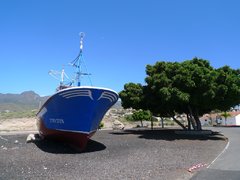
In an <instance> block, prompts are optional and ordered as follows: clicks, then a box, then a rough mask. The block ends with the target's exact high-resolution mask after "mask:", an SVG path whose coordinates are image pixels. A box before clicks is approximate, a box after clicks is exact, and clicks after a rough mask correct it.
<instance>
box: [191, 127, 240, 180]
mask: <svg viewBox="0 0 240 180" xmlns="http://www.w3.org/2000/svg"><path fill="white" fill-rule="evenodd" d="M212 130H213V131H219V132H221V133H222V134H224V135H225V136H226V137H227V138H228V140H229V141H228V144H227V145H226V147H225V149H224V150H223V151H222V152H221V153H220V154H219V155H218V156H217V157H216V159H215V160H213V161H212V163H211V164H210V165H209V166H208V167H207V168H206V169H204V170H202V171H199V172H198V173H197V174H196V175H195V176H193V177H192V178H191V179H192V180H215V179H218V180H226V179H227V180H230V179H232V180H239V179H240V128H239V127H215V128H213V129H212Z"/></svg>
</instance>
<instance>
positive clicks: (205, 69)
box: [120, 58, 240, 130]
mask: <svg viewBox="0 0 240 180" xmlns="http://www.w3.org/2000/svg"><path fill="white" fill-rule="evenodd" d="M146 75H147V76H146V78H145V82H146V85H141V84H135V83H128V84H126V85H125V86H124V90H123V91H121V92H120V98H121V99H122V105H123V107H124V108H128V107H132V108H134V109H149V110H150V111H151V112H152V113H153V114H155V115H161V116H165V117H166V116H168V117H174V115H175V114H176V113H180V114H182V113H185V114H187V117H188V119H189V121H191V122H192V125H193V127H194V129H198V130H200V129H201V124H200V121H199V116H201V115H203V114H204V113H208V112H210V111H211V110H214V109H219V110H222V111H226V110H227V109H229V108H230V107H233V106H235V105H238V104H239V103H240V70H234V69H231V68H230V67H228V66H224V67H222V68H219V69H214V68H213V67H212V66H211V65H210V63H209V61H207V60H203V59H198V58H193V59H192V60H186V61H183V62H163V61H161V62H156V63H155V64H154V65H147V66H146Z"/></svg>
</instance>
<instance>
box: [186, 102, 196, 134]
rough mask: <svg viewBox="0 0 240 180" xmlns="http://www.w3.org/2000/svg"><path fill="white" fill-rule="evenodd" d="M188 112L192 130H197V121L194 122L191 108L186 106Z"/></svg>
mask: <svg viewBox="0 0 240 180" xmlns="http://www.w3.org/2000/svg"><path fill="white" fill-rule="evenodd" d="M188 110H189V119H190V121H191V123H192V126H193V129H194V130H197V121H196V119H195V118H194V116H193V111H192V108H191V107H190V106H188Z"/></svg>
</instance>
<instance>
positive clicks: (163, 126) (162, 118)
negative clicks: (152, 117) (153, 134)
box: [160, 117, 164, 128]
mask: <svg viewBox="0 0 240 180" xmlns="http://www.w3.org/2000/svg"><path fill="white" fill-rule="evenodd" d="M160 118H161V124H162V128H164V124H163V117H160Z"/></svg>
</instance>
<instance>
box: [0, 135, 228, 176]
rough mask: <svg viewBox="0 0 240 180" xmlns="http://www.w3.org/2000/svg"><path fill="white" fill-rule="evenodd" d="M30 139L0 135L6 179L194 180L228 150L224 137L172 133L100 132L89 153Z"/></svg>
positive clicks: (0, 158) (0, 164)
mask: <svg viewBox="0 0 240 180" xmlns="http://www.w3.org/2000/svg"><path fill="white" fill-rule="evenodd" d="M26 137H27V134H20V135H0V179H57V180H60V179H163V180H164V179H190V178H191V177H192V175H193V174H194V172H192V173H190V172H188V169H189V168H190V167H191V166H193V165H196V164H198V163H203V164H205V163H206V164H209V163H211V162H212V161H213V160H214V159H215V158H216V156H217V155H218V154H219V153H220V152H221V151H222V149H223V148H224V147H225V146H226V143H227V141H226V140H225V139H224V137H223V136H222V135H219V134H216V135H211V136H192V135H188V136H186V135H175V134H174V133H173V131H172V130H155V131H150V130H127V131H123V132H122V131H99V132H97V133H96V134H95V135H94V137H93V140H91V141H90V142H89V144H88V146H87V149H86V151H85V152H82V153H77V152H74V151H73V150H72V149H70V148H69V147H68V146H67V145H63V144H59V143H56V142H52V141H40V142H35V143H28V144H27V143H25V140H26Z"/></svg>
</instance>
